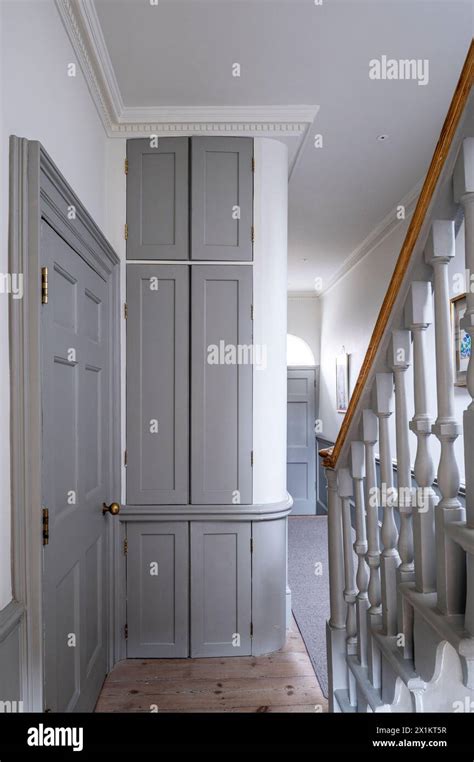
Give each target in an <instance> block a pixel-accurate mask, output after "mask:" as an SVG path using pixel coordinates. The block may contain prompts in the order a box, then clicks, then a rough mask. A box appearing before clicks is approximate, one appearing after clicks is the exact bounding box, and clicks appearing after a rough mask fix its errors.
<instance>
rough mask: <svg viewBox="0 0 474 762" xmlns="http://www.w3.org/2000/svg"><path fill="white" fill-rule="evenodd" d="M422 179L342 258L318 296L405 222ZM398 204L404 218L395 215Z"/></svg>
mask: <svg viewBox="0 0 474 762" xmlns="http://www.w3.org/2000/svg"><path fill="white" fill-rule="evenodd" d="M423 180H424V178H421V179H420V180H418V182H417V184H416V185H415V186H414V187H413V188H412V189H411V191H409V192H408V193H407V194H406V196H404V197H403V198H402V199H401V201H399V202H398V204H397V206H396V207H395V208H394V209H392V210H391V211H390V212H389V213H388V214H387V215H385V217H384V218H383V220H381V221H380V222H379V224H378V225H376V226H375V227H374V228H373V229H372V230H371V231H370V233H369V235H368V236H367V237H366V238H364V240H363V241H362V243H361V244H359V246H357V248H356V249H354V251H353V252H352V253H351V254H349V256H348V257H347V259H345V260H344V262H343V263H342V265H341V266H340V267H339V268H338V269H337V270H336V272H335V273H334V275H333V276H332V277H331V278H330V279H329V281H328V283H327V285H326V288H323V289H322V290H321V291H319V292H318V296H319V297H321V296H324V295H325V294H327V293H328V292H329V291H331V289H333V288H334V286H336V285H337V284H338V283H339V281H340V280H342V278H344V277H345V276H346V275H347V274H348V273H349V272H350V271H351V270H352V269H353V268H354V267H356V265H358V264H359V263H360V262H361V261H362V260H363V259H365V257H367V256H368V255H369V254H370V253H371V252H372V251H374V249H376V248H377V246H380V244H381V243H382V241H384V240H385V238H387V237H388V236H389V235H390V233H392V232H393V231H394V230H395V228H397V227H398V226H399V225H401V224H402V223H403V222H405V221H406V220H407V219H409V217H410V216H411V214H412V212H413V211H414V209H415V206H416V202H417V200H418V197H419V195H420V193H421V189H422V187H423ZM400 206H404V207H405V219H404V220H403V219H402V220H401V219H399V218H398V217H397V209H398V208H399V207H400Z"/></svg>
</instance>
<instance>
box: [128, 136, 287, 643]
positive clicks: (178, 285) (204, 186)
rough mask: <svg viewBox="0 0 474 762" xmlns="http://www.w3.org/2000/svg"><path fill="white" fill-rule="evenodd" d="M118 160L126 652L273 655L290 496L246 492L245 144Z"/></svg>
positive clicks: (176, 141)
mask: <svg viewBox="0 0 474 762" xmlns="http://www.w3.org/2000/svg"><path fill="white" fill-rule="evenodd" d="M127 165H128V177H127V275H126V287H127V296H126V304H127V308H126V314H127V328H126V331H127V361H126V368H127V369H126V440H127V443H126V507H125V510H122V514H121V519H122V522H123V530H124V537H125V545H124V547H125V548H126V586H127V611H126V618H127V628H126V631H127V650H126V653H127V655H128V656H130V657H167V656H169V657H180V656H189V655H191V656H224V655H227V656H229V655H245V654H250V653H255V652H258V650H259V649H260V650H267V651H268V650H274V649H275V648H278V647H280V646H281V645H282V643H283V640H284V634H285V589H286V551H285V547H286V539H285V538H286V515H287V513H288V509H289V503H288V501H287V502H286V503H285V501H283V502H282V504H280V503H278V505H277V506H276V507H275V505H273V504H271V501H269V504H268V506H267V505H262V504H261V503H258V504H256V503H255V502H254V495H253V482H254V479H253V468H254V441H255V421H254V410H253V408H254V402H253V384H254V374H255V373H256V372H258V371H257V370H256V368H255V358H256V352H255V348H254V239H255V229H254V219H253V215H254V202H253V187H254V156H253V140H252V139H249V138H234V137H229V138H228V137H197V138H194V137H193V138H160V139H159V140H158V142H157V141H156V139H155V140H154V139H150V140H148V139H144V140H129V141H128V142H127ZM266 530H267V531H266ZM257 536H258V542H256V538H257Z"/></svg>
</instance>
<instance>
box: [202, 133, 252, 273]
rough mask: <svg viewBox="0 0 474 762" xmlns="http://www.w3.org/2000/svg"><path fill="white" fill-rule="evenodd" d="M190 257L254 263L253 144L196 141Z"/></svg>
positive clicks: (245, 141)
mask: <svg viewBox="0 0 474 762" xmlns="http://www.w3.org/2000/svg"><path fill="white" fill-rule="evenodd" d="M191 156H192V175H191V177H192V182H191V258H192V259H199V260H208V259H209V260H221V261H227V262H232V261H235V262H238V261H251V260H252V253H253V244H252V238H253V232H252V225H253V214H252V208H253V171H252V158H253V139H252V138H219V137H210V138H191Z"/></svg>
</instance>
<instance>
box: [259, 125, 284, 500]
mask: <svg viewBox="0 0 474 762" xmlns="http://www.w3.org/2000/svg"><path fill="white" fill-rule="evenodd" d="M254 154H255V166H256V172H255V184H254V195H255V205H254V215H255V230H256V232H257V235H256V241H255V247H254V262H255V263H254V283H253V288H254V306H255V319H254V338H253V340H254V344H256V345H260V346H264V347H266V350H267V367H266V368H265V369H263V370H262V369H258V368H255V369H254V374H253V436H254V469H253V502H254V503H271V502H278V501H280V500H284V499H285V497H286V328H287V326H286V320H287V316H286V289H287V247H288V226H287V220H288V150H287V147H286V145H284V144H283V143H280V142H279V141H277V140H268V139H266V138H256V139H255V143H254Z"/></svg>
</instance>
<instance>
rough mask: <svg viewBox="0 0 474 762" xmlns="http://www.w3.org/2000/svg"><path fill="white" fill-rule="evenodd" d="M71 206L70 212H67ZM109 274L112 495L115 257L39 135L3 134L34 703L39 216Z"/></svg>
mask: <svg viewBox="0 0 474 762" xmlns="http://www.w3.org/2000/svg"><path fill="white" fill-rule="evenodd" d="M69 206H74V207H75V209H76V218H75V219H74V220H70V219H68V207H69ZM42 218H44V219H46V220H47V221H48V222H49V224H51V226H52V227H53V228H54V229H55V230H56V231H57V232H58V233H59V235H61V236H62V238H64V239H65V240H66V241H67V243H68V244H69V245H70V246H71V247H72V248H73V249H74V250H75V251H76V252H77V253H78V255H79V256H81V257H82V258H83V259H84V260H85V261H86V262H87V263H88V264H89V265H91V267H93V269H94V270H96V271H97V272H99V273H100V274H101V275H102V277H104V278H105V279H106V280H107V281H108V282H110V284H111V299H110V325H111V326H112V332H113V337H112V342H111V347H110V358H109V359H110V366H109V367H110V368H111V372H110V387H109V389H110V395H109V404H110V417H109V421H110V431H109V432H108V433H109V442H110V445H111V460H110V473H111V483H110V494H107V495H104V500H106V501H107V502H111V501H114V500H115V501H116V500H120V494H121V493H120V466H121V463H120V461H121V458H120V450H121V445H120V268H119V267H118V265H119V258H118V256H117V255H116V253H115V252H114V250H113V249H112V247H111V246H110V244H109V243H108V241H107V240H106V238H105V236H104V235H103V233H102V232H101V231H100V229H99V228H98V227H97V225H96V223H95V222H94V220H93V219H92V217H91V216H90V215H89V213H88V212H87V210H86V209H85V207H84V206H83V204H82V203H81V202H80V200H79V198H78V197H77V196H76V194H75V193H74V191H73V190H72V188H71V187H70V186H69V184H68V183H67V182H66V180H65V179H64V177H63V176H62V175H61V173H60V171H59V170H58V168H57V167H56V166H55V164H54V163H53V162H52V160H51V159H50V157H49V156H48V154H47V153H46V151H45V150H44V148H43V147H42V146H41V144H40V143H39V142H37V141H30V140H26V139H25V138H18V137H15V136H12V137H11V138H10V210H9V272H10V273H22V274H23V288H24V297H23V299H10V312H9V319H10V388H11V396H10V406H11V407H10V412H11V416H10V417H11V474H12V555H13V565H12V587H13V598H14V600H15V601H17V602H18V603H19V604H20V605H21V606H22V607H23V608H24V616H23V619H22V625H21V627H22V630H21V639H20V674H21V698H22V699H23V706H24V710H25V711H27V712H33V711H36V712H42V711H43V709H44V706H43V685H44V669H43V635H42V632H43V622H42V554H43V545H42V505H41V372H40V371H41V362H40V361H41V354H40V309H41V252H40V232H41V229H40V226H41V219H42ZM119 534H120V528H119V522H118V521H114V520H108V533H107V545H108V563H107V573H108V597H107V607H108V612H107V624H108V633H107V662H108V668H109V669H110V668H111V667H112V666H113V664H114V663H115V661H116V660H117V654H118V653H119V649H120V647H121V640H120V638H121V637H122V636H121V634H120V633H121V630H122V629H123V628H121V627H120V624H121V621H120V616H121V613H120V606H119V602H120V597H121V595H120V593H121V591H120V589H119V586H118V585H116V584H115V581H116V580H118V579H120V575H119V571H120V568H121V566H120V565H121V561H122V559H121V558H120V554H119Z"/></svg>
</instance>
